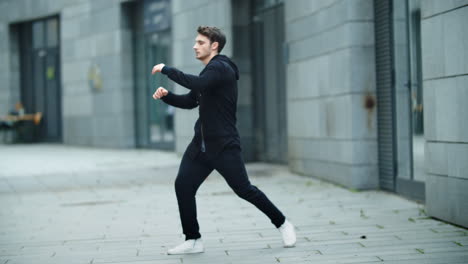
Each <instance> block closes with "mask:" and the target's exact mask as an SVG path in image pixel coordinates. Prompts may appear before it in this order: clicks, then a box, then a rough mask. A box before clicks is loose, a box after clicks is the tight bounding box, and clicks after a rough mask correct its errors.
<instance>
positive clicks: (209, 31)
mask: <svg viewBox="0 0 468 264" xmlns="http://www.w3.org/2000/svg"><path fill="white" fill-rule="evenodd" d="M197 32H198V34H200V35H203V36H205V37H207V38H208V39H209V40H210V42H211V43H213V42H218V53H221V51H222V50H223V48H224V45H225V44H226V36H225V35H224V34H223V32H221V30H220V29H219V28H217V27H207V26H199V27H198V29H197ZM211 43H210V44H211Z"/></svg>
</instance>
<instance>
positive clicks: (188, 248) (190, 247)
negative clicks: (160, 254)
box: [167, 238, 205, 255]
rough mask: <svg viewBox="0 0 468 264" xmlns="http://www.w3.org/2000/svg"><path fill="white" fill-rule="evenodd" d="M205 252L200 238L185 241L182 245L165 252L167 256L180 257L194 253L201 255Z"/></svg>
mask: <svg viewBox="0 0 468 264" xmlns="http://www.w3.org/2000/svg"><path fill="white" fill-rule="evenodd" d="M203 251H205V248H204V247H203V242H202V240H201V238H199V239H189V240H186V241H185V242H184V243H182V244H180V245H178V246H176V247H174V248H171V249H169V250H168V251H167V254H168V255H180V254H194V253H202V252H203Z"/></svg>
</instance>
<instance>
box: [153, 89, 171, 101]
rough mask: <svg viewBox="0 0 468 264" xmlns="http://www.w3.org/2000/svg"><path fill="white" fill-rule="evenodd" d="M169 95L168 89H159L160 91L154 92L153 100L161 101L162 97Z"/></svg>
mask: <svg viewBox="0 0 468 264" xmlns="http://www.w3.org/2000/svg"><path fill="white" fill-rule="evenodd" d="M167 93H168V91H167V90H166V89H164V87H159V88H158V89H156V92H154V94H153V98H154V99H155V100H158V99H161V97H164V96H166V95H167Z"/></svg>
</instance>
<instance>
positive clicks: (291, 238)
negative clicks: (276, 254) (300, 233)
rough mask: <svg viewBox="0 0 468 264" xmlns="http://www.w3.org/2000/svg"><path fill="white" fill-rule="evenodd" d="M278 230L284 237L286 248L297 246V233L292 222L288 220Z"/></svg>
mask: <svg viewBox="0 0 468 264" xmlns="http://www.w3.org/2000/svg"><path fill="white" fill-rule="evenodd" d="M278 230H279V231H280V232H281V236H283V245H284V247H294V245H296V231H295V230H294V226H293V224H291V222H289V221H288V220H286V221H285V222H284V224H283V225H281V226H280V227H279V228H278Z"/></svg>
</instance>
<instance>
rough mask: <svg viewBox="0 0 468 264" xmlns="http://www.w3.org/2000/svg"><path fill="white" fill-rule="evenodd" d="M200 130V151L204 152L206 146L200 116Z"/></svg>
mask: <svg viewBox="0 0 468 264" xmlns="http://www.w3.org/2000/svg"><path fill="white" fill-rule="evenodd" d="M201 97H202V95H201V93H200V98H199V101H200V102H201ZM200 130H201V140H202V141H201V151H202V152H205V151H206V146H205V137H204V136H203V122H202V121H201V117H200Z"/></svg>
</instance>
